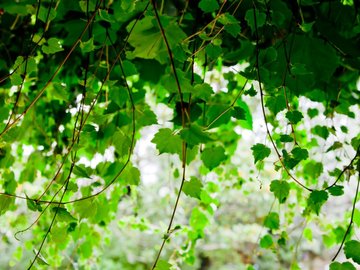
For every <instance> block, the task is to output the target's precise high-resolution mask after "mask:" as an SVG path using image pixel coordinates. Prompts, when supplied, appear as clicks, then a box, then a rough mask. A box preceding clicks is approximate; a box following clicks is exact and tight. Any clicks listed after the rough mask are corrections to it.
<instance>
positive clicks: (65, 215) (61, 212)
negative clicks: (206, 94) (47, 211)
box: [51, 206, 76, 222]
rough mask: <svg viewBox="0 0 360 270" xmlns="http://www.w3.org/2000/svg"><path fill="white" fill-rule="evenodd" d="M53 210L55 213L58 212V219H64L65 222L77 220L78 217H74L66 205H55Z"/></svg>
mask: <svg viewBox="0 0 360 270" xmlns="http://www.w3.org/2000/svg"><path fill="white" fill-rule="evenodd" d="M51 211H52V212H54V213H57V216H56V217H57V220H59V221H64V222H71V221H75V220H76V218H74V217H73V216H72V215H71V214H70V213H69V212H68V210H66V208H64V207H57V206H55V207H53V208H51Z"/></svg>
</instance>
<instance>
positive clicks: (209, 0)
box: [199, 0, 219, 13]
mask: <svg viewBox="0 0 360 270" xmlns="http://www.w3.org/2000/svg"><path fill="white" fill-rule="evenodd" d="M199 8H200V9H201V10H202V11H204V13H210V12H213V11H216V10H218V9H219V3H218V1H217V0H201V1H200V2H199Z"/></svg>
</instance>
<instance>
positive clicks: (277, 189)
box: [270, 180, 290, 203]
mask: <svg viewBox="0 0 360 270" xmlns="http://www.w3.org/2000/svg"><path fill="white" fill-rule="evenodd" d="M270 191H271V192H273V193H274V195H275V197H276V198H277V199H278V200H279V203H284V202H285V201H286V199H287V197H288V196H289V191H290V185H289V183H288V182H285V181H282V180H273V181H271V184H270Z"/></svg>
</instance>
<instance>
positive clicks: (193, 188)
mask: <svg viewBox="0 0 360 270" xmlns="http://www.w3.org/2000/svg"><path fill="white" fill-rule="evenodd" d="M202 187H203V184H202V183H201V181H200V180H199V179H197V178H196V177H193V176H192V177H191V178H190V181H185V182H184V185H183V189H182V191H183V192H184V193H185V194H186V195H187V196H190V197H193V198H196V199H199V200H200V195H201V191H202Z"/></svg>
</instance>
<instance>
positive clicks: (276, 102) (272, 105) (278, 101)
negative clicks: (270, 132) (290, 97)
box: [265, 95, 286, 115]
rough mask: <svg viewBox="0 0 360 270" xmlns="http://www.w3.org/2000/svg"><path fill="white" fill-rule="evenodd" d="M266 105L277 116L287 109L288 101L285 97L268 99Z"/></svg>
mask: <svg viewBox="0 0 360 270" xmlns="http://www.w3.org/2000/svg"><path fill="white" fill-rule="evenodd" d="M265 105H266V107H268V108H269V110H270V111H271V112H272V113H273V114H274V115H277V114H278V113H279V112H281V111H282V110H284V109H285V108H286V100H285V97H284V95H278V96H275V97H269V98H268V99H266V102H265Z"/></svg>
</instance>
